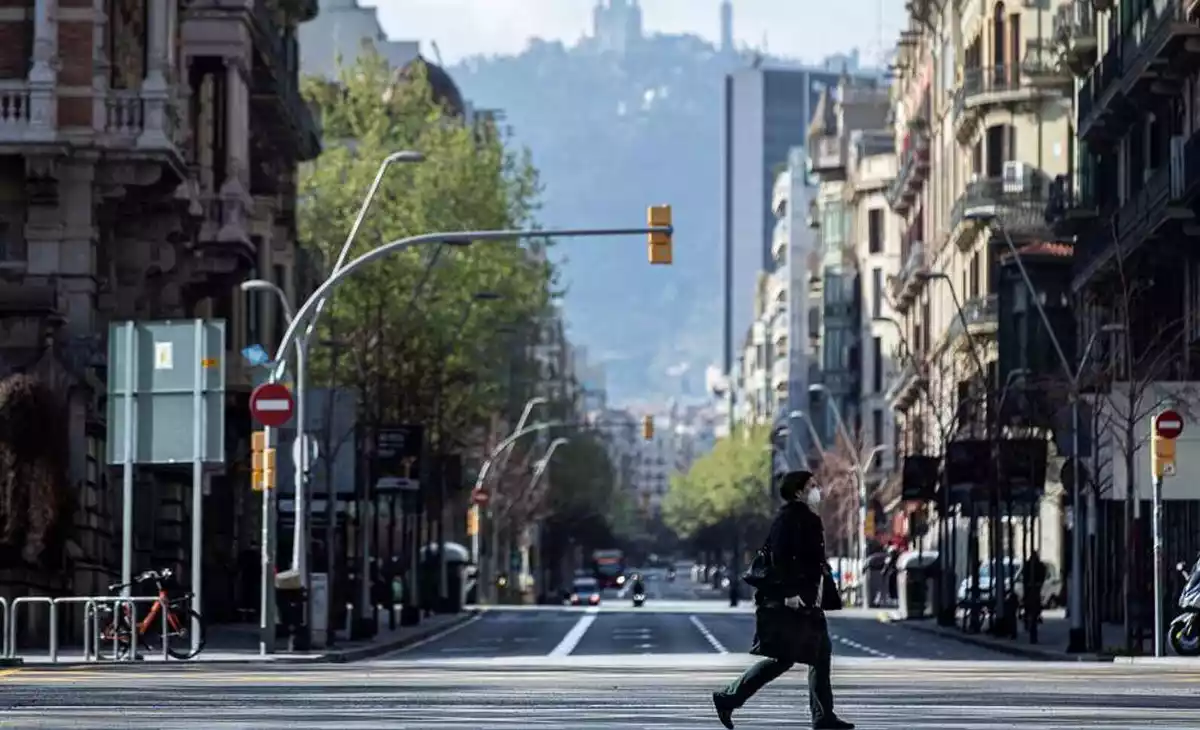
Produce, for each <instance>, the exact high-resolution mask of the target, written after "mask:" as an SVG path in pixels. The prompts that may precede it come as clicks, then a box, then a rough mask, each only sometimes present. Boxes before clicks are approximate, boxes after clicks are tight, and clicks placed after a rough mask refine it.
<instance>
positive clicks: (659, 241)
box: [646, 205, 675, 266]
mask: <svg viewBox="0 0 1200 730" xmlns="http://www.w3.org/2000/svg"><path fill="white" fill-rule="evenodd" d="M646 225H647V227H648V228H667V229H669V230H666V231H651V232H650V234H649V235H648V236H647V239H646V240H647V245H646V252H647V254H648V255H649V258H650V263H652V264H662V265H666V266H669V265H670V264H671V236H672V235H674V232H675V231H674V226H673V225H672V224H671V206H669V205H652V206H650V208H649V209H648V210H647V211H646Z"/></svg>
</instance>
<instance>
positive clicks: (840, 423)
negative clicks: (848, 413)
mask: <svg viewBox="0 0 1200 730" xmlns="http://www.w3.org/2000/svg"><path fill="white" fill-rule="evenodd" d="M810 390H814V391H816V392H818V393H822V394H824V396H825V398H826V400H828V401H829V406H830V408H829V410H831V411H833V422H834V423H835V424H836V425H837V429H838V432H839V433H840V434H841V436H842V438H844V439H846V447H847V450H848V451H849V452H850V453H851V454H852V455H853V459H854V466H855V468H856V469H861V468H862V462H861V461H860V460H859V458H858V450H857V449H855V448H854V439H853V438H851V437H850V429H849V428H847V427H846V422H845V421H844V420H843V419H842V412H841V411H840V410H839V409H838V407H837V403H834V402H833V398H831V397H830V395H829V388H826V387H825V386H824V385H821V384H820V383H818V384H816V385H813V386H812V387H811V388H810Z"/></svg>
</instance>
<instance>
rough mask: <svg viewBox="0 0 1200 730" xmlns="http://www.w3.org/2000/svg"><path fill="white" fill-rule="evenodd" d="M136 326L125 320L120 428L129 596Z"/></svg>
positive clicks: (125, 592)
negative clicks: (123, 383)
mask: <svg viewBox="0 0 1200 730" xmlns="http://www.w3.org/2000/svg"><path fill="white" fill-rule="evenodd" d="M136 336H137V335H136V330H135V329H134V326H133V322H132V321H130V322H126V323H125V428H123V429H121V431H122V436H123V438H124V441H125V446H124V450H123V453H124V459H123V461H122V464H121V584H122V585H123V586H124V588H122V589H121V595H122V596H124V597H125V598H129V596H130V595H132V589H133V587H132V586H131V585H130V583H132V582H133V443H134V428H133V417H134V413H135V411H134V408H133V399H134V398H135V397H136V396H135V395H134V383H136V382H137V377H138V371H137V370H138V369H137V357H136V356H135V349H134V339H135V337H136Z"/></svg>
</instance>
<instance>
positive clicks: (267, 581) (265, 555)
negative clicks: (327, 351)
mask: <svg viewBox="0 0 1200 730" xmlns="http://www.w3.org/2000/svg"><path fill="white" fill-rule="evenodd" d="M424 159H425V156H424V155H423V154H421V153H420V152H415V151H412V150H404V151H401V152H393V153H392V154H390V155H388V156H387V157H385V158H384V159H383V162H381V163H380V165H379V170H378V171H377V172H376V173H375V180H374V181H373V182H372V183H371V188H370V190H368V191H367V195H366V197H365V198H364V199H363V202H362V205H361V206H360V207H359V210H358V214H357V215H356V216H355V219H354V224H353V225H352V226H351V227H350V233H349V234H348V235H347V236H346V240H345V242H344V243H343V244H342V249H341V251H340V252H339V253H338V257H337V260H336V261H335V263H334V265H333V270H332V271H331V272H330V276H331V277H332V276H334V275H335V274H336V273H337V272H338V271H340V270H341V269H342V268H343V267H344V266H345V264H346V259H347V257H348V256H349V255H350V249H351V248H352V247H353V245H354V239H355V238H357V237H358V230H359V228H361V227H362V223H363V220H364V219H365V218H366V216H367V211H368V210H369V209H370V207H371V203H372V202H373V201H374V200H375V194H376V193H377V192H378V191H379V185H380V183H382V182H383V176H384V174H385V173H386V172H387V169H388V167H390V166H391V165H393V164H396V163H401V164H404V163H414V162H422V161H424ZM241 289H242V291H244V292H249V291H251V290H261V289H268V290H272V291H275V292H276V295H277V296H279V297H280V298H281V299H282V300H283V301H284V302H285V309H284V313H285V315H286V316H287V318H288V320H289V321H288V331H287V332H285V333H284V341H283V342H281V343H280V347H279V349H278V350H277V351H276V352H275V353H274V358H275V359H276V360H280V359H281V355H282V352H283V351H284V350H285V349H286V348H287V344H288V343H287V341H286V339H287V337H288V334H289V333H291V332H292V330H293V329H294V325H295V324H296V322H295V320H294V317H295V312H294V310H292V308H291V303H290V302H287V297H286V296H284V295H283V292H282V290H280V289H279V287H277V286H275V285H274V284H272V283H271V282H268V281H265V280H262V279H253V280H251V281H247V282H243V284H242V285H241ZM325 303H326V298H325V297H321V299H320V300H319V301H318V302H317V304H316V310H317V312H320V311H323V310H324V308H325ZM308 322H309V324H308V327H306V328H305V330H304V334H303V335H293V336H294V340H295V342H294V344H295V347H296V348H298V349H297V358H296V371H297V373H296V400H297V405H296V411H297V413H296V416H297V420H298V422H299V424H300V427H299V428H297V430H296V431H297V433H300V434H302V433H303V431H304V420H303V418H304V411H303V409H304V396H303V394H302V391H303V388H304V375H303V374H302V373H301V370H302V365H301V363H302V362H303V361H302V359H301V353H303V352H304V351H305V350H306V349H307V347H308V341H309V338H310V337H311V336H312V334H313V331H314V330H315V329H316V322H317V320H316V318H315V317H313V318H310V319H309V320H308ZM281 374H282V371H281V370H280V369H279V368H278V367H276V368H275V369H273V372H272V378H271V382H275V380H276V376H277V375H281ZM330 397H331V398H332V395H331V396H330ZM272 431H274V429H272V428H271V427H269V426H268V427H264V428H263V442H264V444H265V445H266V446H267V447H269V446H270V445H271V436H272ZM300 441H301V443H302V444H303V442H304V441H305V439H304V438H301V439H300ZM300 450H301V452H302V453H301V458H302V460H303V459H306V458H307V448H306V446H304V445H301V447H300ZM307 468H308V466H307V463H304V465H303V468H302V469H297V473H298V474H299V472H301V471H302V470H303V469H307ZM298 478H302V477H300V476H298ZM301 493H302V490H299V489H298V490H297V492H296V500H295V505H294V507H295V511H296V515H297V518H296V523H297V525H296V526H297V527H299V526H300V525H299V523H300V517H299V515H300V514H302V511H301V509H300V505H301ZM328 501H329V502H330V503H332V499H330V500H328ZM272 502H273V497H272V495H271V493H270V492H269V491H267V490H263V513H262V517H263V520H262V521H263V527H262V535H263V536H262V543H263V544H262V580H261V586H260V588H261V594H262V595H261V598H260V611H261V615H260V616H259V644H258V651H259V654H260V655H263V656H266V655H267V654H271V653H274V651H275V591H274V586H273V582H274V573H275V565H274V563H275V555H274V546H273V544H272V543H273V542H274V537H273V536H274V533H275V531H274V529H273V525H272V523H273V521H274V510H273V505H272ZM326 508H327V509H329V510H330V511H331V512H332V505H331V504H327V505H326ZM332 520H333V515H332V514H331V515H330V524H333V522H332ZM294 560H295V559H294V558H293V561H294ZM329 567H330V569H332V567H333V566H332V565H331V566H329Z"/></svg>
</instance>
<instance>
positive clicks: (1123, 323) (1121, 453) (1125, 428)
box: [1083, 232, 1191, 653]
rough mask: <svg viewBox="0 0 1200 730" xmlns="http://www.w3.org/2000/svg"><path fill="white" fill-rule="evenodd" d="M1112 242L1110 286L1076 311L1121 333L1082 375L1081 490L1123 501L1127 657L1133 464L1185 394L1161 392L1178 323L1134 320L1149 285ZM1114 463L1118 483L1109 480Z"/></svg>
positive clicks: (1135, 511) (1132, 615)
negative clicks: (1086, 395) (1086, 437)
mask: <svg viewBox="0 0 1200 730" xmlns="http://www.w3.org/2000/svg"><path fill="white" fill-rule="evenodd" d="M1113 241H1114V245H1115V247H1116V253H1115V256H1114V259H1115V269H1116V272H1115V273H1116V277H1115V278H1116V281H1115V286H1105V287H1095V288H1093V289H1092V290H1091V291H1090V292H1089V293H1088V294H1087V295H1086V298H1085V302H1086V305H1087V306H1085V307H1084V308H1083V311H1089V310H1094V311H1097V312H1099V313H1101V315H1102V316H1104V317H1106V318H1107V323H1111V324H1115V325H1119V327H1120V330H1121V332H1120V333H1119V334H1113V335H1110V337H1111V338H1112V340H1111V341H1109V342H1103V341H1101V342H1098V343H1097V344H1099V345H1101V347H1102V354H1106V355H1107V358H1104V357H1101V358H1099V359H1098V360H1099V361H1098V362H1097V363H1096V367H1094V368H1091V369H1089V372H1088V373H1087V374H1085V377H1084V378H1083V380H1084V383H1083V385H1084V386H1085V387H1084V389H1085V390H1092V391H1093V392H1095V393H1096V395H1095V397H1093V398H1092V399H1091V403H1092V409H1093V413H1092V421H1093V427H1094V430H1093V434H1094V438H1095V439H1096V444H1095V446H1094V449H1093V452H1094V453H1093V456H1094V457H1095V462H1096V463H1094V464H1093V468H1092V471H1093V474H1092V475H1090V479H1089V483H1088V484H1086V485H1085V488H1087V489H1089V490H1090V493H1091V495H1092V496H1094V497H1095V499H1097V500H1099V499H1100V498H1101V496H1103V495H1104V494H1106V493H1111V492H1113V491H1114V489H1115V487H1116V486H1118V485H1122V486H1123V487H1124V490H1123V493H1121V494H1120V495H1119V496H1120V497H1121V498H1122V499H1123V502H1124V520H1123V521H1124V525H1125V541H1124V550H1123V552H1124V555H1125V556H1126V557H1125V560H1124V566H1123V568H1124V569H1123V571H1122V583H1123V585H1122V593H1123V597H1124V614H1125V621H1124V623H1125V650H1126V652H1127V653H1133V651H1134V650H1135V648H1140V647H1135V646H1134V640H1135V634H1136V633H1137V629H1138V625H1137V616H1136V614H1137V611H1136V605H1137V597H1138V596H1139V594H1141V588H1140V584H1141V582H1142V580H1141V571H1140V570H1139V567H1138V566H1139V562H1140V560H1139V559H1140V557H1141V554H1142V547H1141V546H1140V545H1139V544H1138V536H1139V533H1140V530H1139V521H1140V519H1141V507H1140V500H1139V494H1138V492H1139V490H1138V489H1137V483H1138V480H1137V465H1136V462H1137V459H1138V453H1139V452H1140V451H1141V450H1142V448H1143V447H1145V446H1146V444H1147V443H1148V442H1149V440H1150V422H1151V419H1152V418H1153V416H1154V414H1156V413H1158V412H1160V411H1162V410H1164V409H1165V408H1168V407H1171V408H1175V409H1177V410H1181V411H1186V409H1187V403H1188V402H1189V401H1190V400H1191V398H1190V397H1189V394H1191V389H1190V388H1180V387H1171V386H1166V385H1164V381H1167V382H1169V381H1173V380H1179V379H1181V378H1177V377H1176V373H1177V372H1178V371H1177V370H1176V367H1177V365H1178V363H1179V359H1180V356H1182V355H1183V348H1184V346H1185V343H1186V338H1185V335H1186V331H1187V330H1186V321H1185V319H1184V318H1173V319H1170V320H1166V321H1157V322H1156V321H1154V319H1153V318H1152V317H1145V316H1141V315H1142V314H1143V313H1144V312H1145V311H1146V310H1147V309H1149V307H1148V306H1147V303H1146V299H1145V298H1146V296H1147V294H1148V293H1149V291H1150V288H1151V286H1152V284H1153V282H1152V281H1150V280H1149V279H1148V278H1146V277H1144V276H1142V275H1141V273H1140V272H1139V271H1138V270H1137V267H1136V266H1130V262H1129V261H1127V260H1126V255H1125V253H1124V252H1123V251H1122V250H1121V246H1120V242H1119V240H1118V239H1117V236H1116V235H1115V232H1114V235H1113ZM1100 324H1102V323H1100ZM1105 346H1107V347H1105ZM1105 350H1106V352H1105ZM1105 360H1107V362H1105ZM1185 415H1189V414H1187V413H1186V412H1185ZM1118 464H1119V465H1120V466H1121V472H1120V474H1121V477H1122V479H1121V480H1118V479H1117V478H1116V476H1117V471H1116V467H1117V465H1118ZM1114 496H1116V495H1114Z"/></svg>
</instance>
